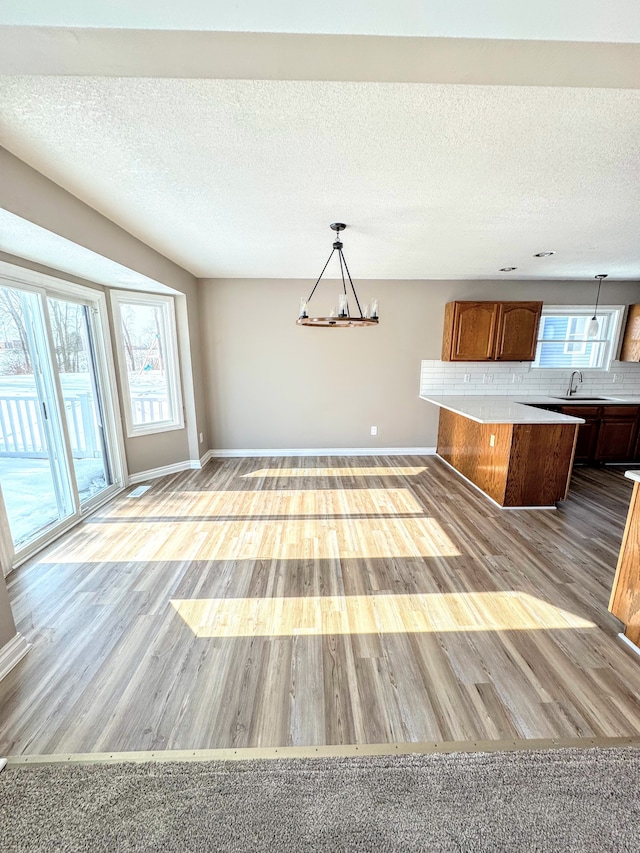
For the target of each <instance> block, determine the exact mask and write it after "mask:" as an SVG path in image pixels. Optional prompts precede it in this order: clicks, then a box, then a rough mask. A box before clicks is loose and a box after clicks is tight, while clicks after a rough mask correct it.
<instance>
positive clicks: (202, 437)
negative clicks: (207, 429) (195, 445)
mask: <svg viewBox="0 0 640 853" xmlns="http://www.w3.org/2000/svg"><path fill="white" fill-rule="evenodd" d="M203 441H204V435H203V434H202V433H200V444H202V442H203Z"/></svg>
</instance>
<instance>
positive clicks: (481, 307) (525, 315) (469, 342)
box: [442, 302, 542, 361]
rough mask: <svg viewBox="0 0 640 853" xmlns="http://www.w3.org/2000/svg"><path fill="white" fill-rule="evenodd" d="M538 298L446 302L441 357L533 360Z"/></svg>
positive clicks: (465, 359) (538, 320)
mask: <svg viewBox="0 0 640 853" xmlns="http://www.w3.org/2000/svg"><path fill="white" fill-rule="evenodd" d="M541 313H542V302H449V303H448V304H447V305H446V306H445V315H444V335H443V339H442V360H443V361H533V360H534V358H535V355H536V343H537V335H538V324H539V323H540V315H541Z"/></svg>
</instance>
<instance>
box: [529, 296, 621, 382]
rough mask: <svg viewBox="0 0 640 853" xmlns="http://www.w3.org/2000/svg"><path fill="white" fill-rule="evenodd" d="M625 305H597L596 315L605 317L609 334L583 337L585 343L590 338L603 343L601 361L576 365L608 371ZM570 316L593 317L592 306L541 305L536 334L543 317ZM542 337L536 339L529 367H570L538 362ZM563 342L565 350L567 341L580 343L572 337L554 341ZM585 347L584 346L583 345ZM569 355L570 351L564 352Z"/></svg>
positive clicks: (614, 352) (537, 368)
mask: <svg viewBox="0 0 640 853" xmlns="http://www.w3.org/2000/svg"><path fill="white" fill-rule="evenodd" d="M625 309H626V306H625V305H599V306H598V311H597V314H596V316H597V317H598V318H599V319H600V318H603V317H605V316H606V317H607V318H608V320H609V334H608V335H607V337H606V338H600V337H598V338H593V339H590V338H585V339H584V343H585V345H586V344H587V343H588V342H589V341H590V340H592V341H593V342H594V343H602V344H604V355H603V357H602V363H601V364H600V365H598V366H591V365H585V366H583V367H578V368H577V369H580V370H597V371H603V372H608V371H609V370H610V369H611V363H612V362H613V361H614V360H615V357H616V354H617V352H618V348H619V343H620V333H621V330H622V321H623V319H624V313H625ZM549 316H551V317H571V316H581V317H588V318H589V319H590V318H591V317H593V308H592V307H591V306H590V305H546V304H545V305H543V306H542V315H541V318H540V319H541V322H540V326H539V330H540V331H539V332H538V335H540V332H541V331H542V329H543V328H544V323H543V322H542V320H543V318H544V317H549ZM543 340H544V339H543V338H541V337H540V336H538V339H537V341H536V354H535V358H534V360H533V362H532V363H531V368H532V369H535V370H568V369H570V368H571V367H572V365H566V364H540V344H541V343H542V342H543ZM547 342H548V343H549V342H552V341H551V340H550V339H547ZM563 342H564V344H565V347H564V349H565V350H566V344H567V343H572V344H576V343H580V340H579V339H576V338H573V339H571V340H569V339H567V340H564V341H563V340H557V341H556V343H563ZM585 348H586V347H585ZM566 354H567V355H569V354H570V353H566Z"/></svg>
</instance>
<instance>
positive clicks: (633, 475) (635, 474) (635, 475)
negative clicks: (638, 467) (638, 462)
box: [624, 471, 640, 482]
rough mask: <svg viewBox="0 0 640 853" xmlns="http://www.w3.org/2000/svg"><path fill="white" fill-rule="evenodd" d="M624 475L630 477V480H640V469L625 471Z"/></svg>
mask: <svg viewBox="0 0 640 853" xmlns="http://www.w3.org/2000/svg"><path fill="white" fill-rule="evenodd" d="M624 476H625V477H628V478H629V479H630V480H635V481H636V482H640V471H625V472H624Z"/></svg>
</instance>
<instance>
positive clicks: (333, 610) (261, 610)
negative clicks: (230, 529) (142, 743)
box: [171, 591, 596, 637]
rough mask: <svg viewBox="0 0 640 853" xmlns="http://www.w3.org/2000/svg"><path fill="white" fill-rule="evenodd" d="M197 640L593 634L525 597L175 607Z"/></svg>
mask: <svg viewBox="0 0 640 853" xmlns="http://www.w3.org/2000/svg"><path fill="white" fill-rule="evenodd" d="M171 605H172V606H173V608H174V609H175V610H176V612H177V613H178V614H179V616H180V617H181V618H182V619H183V620H184V622H185V623H186V624H187V625H188V626H189V628H190V629H191V630H192V631H193V633H194V634H195V635H196V636H197V637H254V636H263V637H264V636H266V637H283V636H294V635H320V634H411V633H427V632H450V631H464V632H469V631H532V630H534V631H535V630H556V629H567V628H573V629H575V628H595V627H596V626H595V625H594V623H593V622H589V621H587V620H586V619H582V618H581V617H579V616H576V615H574V614H572V613H569V612H568V611H566V610H562V609H561V608H559V607H555V606H554V605H552V604H549V603H548V602H546V601H542V600H541V599H539V598H535V597H533V596H531V595H528V594H527V593H524V592H513V591H504V592H503V591H498V592H465V593H432V594H423V593H421V594H415V595H348V596H344V595H328V596H305V597H301V598H293V597H292V598H205V599H174V600H172V601H171Z"/></svg>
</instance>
